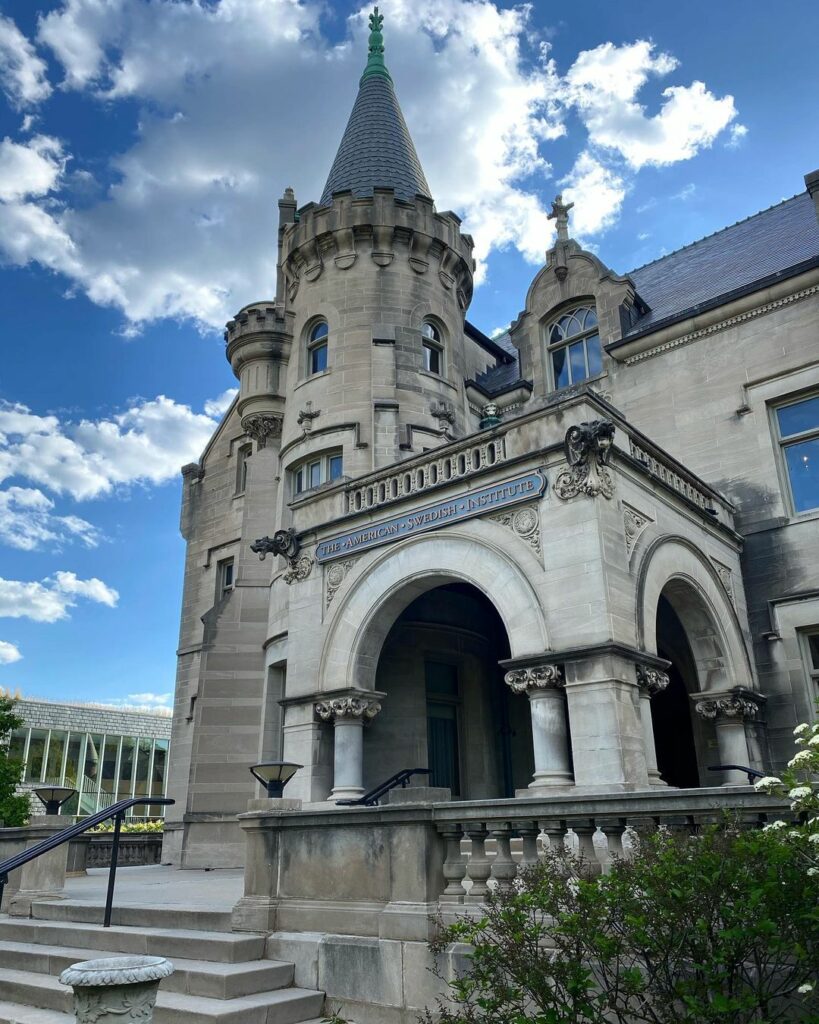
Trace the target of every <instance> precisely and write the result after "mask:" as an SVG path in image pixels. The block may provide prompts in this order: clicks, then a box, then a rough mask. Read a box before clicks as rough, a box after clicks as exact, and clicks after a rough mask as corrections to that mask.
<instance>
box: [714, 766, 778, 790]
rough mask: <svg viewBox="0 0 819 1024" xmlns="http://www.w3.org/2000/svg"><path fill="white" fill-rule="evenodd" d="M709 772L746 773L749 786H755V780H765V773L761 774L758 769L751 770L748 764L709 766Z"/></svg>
mask: <svg viewBox="0 0 819 1024" xmlns="http://www.w3.org/2000/svg"><path fill="white" fill-rule="evenodd" d="M708 771H709V772H745V774H746V775H747V776H748V785H749V786H753V784H754V779H764V778H765V772H759V771H757V770H756V768H749V767H748V765H747V764H709V765H708Z"/></svg>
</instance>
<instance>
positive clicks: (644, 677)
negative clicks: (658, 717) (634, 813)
mask: <svg viewBox="0 0 819 1024" xmlns="http://www.w3.org/2000/svg"><path fill="white" fill-rule="evenodd" d="M637 685H638V686H639V687H640V720H641V722H642V724H643V741H644V743H645V747H646V768H647V769H648V783H649V785H650V786H665V785H667V783H665V782H663V780H662V779H661V778H660V772H659V769H658V768H657V748H656V746H655V744H654V723H653V722H652V720H651V698H652V697H653V696H654V695H655V693H662V691H663V690H664V689H665V688H666V687H667V686H668V676H667V675H666V673H665V672H661V671H660V670H659V669H656V668H649V667H648V666H647V665H638V666H637Z"/></svg>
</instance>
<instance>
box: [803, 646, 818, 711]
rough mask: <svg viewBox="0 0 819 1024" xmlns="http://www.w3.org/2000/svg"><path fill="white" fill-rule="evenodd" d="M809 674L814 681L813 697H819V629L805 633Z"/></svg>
mask: <svg viewBox="0 0 819 1024" xmlns="http://www.w3.org/2000/svg"><path fill="white" fill-rule="evenodd" d="M805 651H806V653H807V662H808V675H809V676H810V677H811V680H812V681H813V691H812V695H813V697H814V698H815V697H819V631H817V632H815V633H806V634H805Z"/></svg>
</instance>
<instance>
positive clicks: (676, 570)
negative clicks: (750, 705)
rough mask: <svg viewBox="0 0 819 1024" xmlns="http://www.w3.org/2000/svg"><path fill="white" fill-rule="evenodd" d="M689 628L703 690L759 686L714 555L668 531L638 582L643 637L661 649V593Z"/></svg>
mask: <svg viewBox="0 0 819 1024" xmlns="http://www.w3.org/2000/svg"><path fill="white" fill-rule="evenodd" d="M661 596H663V597H665V598H667V599H668V601H669V602H670V603H671V605H672V607H673V609H674V612H675V613H676V615H677V617H678V618H679V620H680V622H681V623H682V625H683V628H684V629H685V633H686V636H687V639H688V643H689V645H690V647H691V652H692V654H693V656H694V660H695V663H696V669H697V676H698V679H699V684H700V689H701V690H702V691H708V690H711V691H724V690H727V689H730V688H731V687H734V686H744V687H747V688H748V689H753V688H754V682H753V670H752V668H751V662H750V659H749V657H748V651H747V648H746V646H745V641H744V639H743V635H742V627H741V624H740V621H739V618H738V616H737V613H736V610H735V609H734V606H733V605H732V604H731V602H730V600H729V598H728V595H727V594H726V592H725V589H724V587H723V586H722V583H721V582H720V579H719V576H718V575H717V572H716V570H715V568H714V566H713V565H712V564H711V562H710V561H709V559H708V558H707V557H706V556H705V555H704V554H703V553H702V551H700V549H699V548H698V547H697V546H696V545H695V544H692V543H691V542H690V541H689V540H687V539H686V538H684V537H676V536H665V537H659V538H657V539H656V540H654V541H653V542H652V543H651V544H650V545H648V547H647V548H646V550H645V552H644V554H643V557H642V559H641V562H640V568H639V572H638V583H637V642H638V645H639V646H640V647H641V649H643V650H645V651H648V652H649V653H652V654H654V653H656V651H657V638H656V634H657V629H656V626H657V608H658V604H659V600H660V597H661Z"/></svg>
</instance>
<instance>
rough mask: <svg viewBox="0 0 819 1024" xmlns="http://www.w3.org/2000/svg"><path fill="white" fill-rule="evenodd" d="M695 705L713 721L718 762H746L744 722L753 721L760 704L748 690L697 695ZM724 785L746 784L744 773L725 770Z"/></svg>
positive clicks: (699, 711) (742, 763)
mask: <svg viewBox="0 0 819 1024" xmlns="http://www.w3.org/2000/svg"><path fill="white" fill-rule="evenodd" d="M694 708H695V710H696V712H697V714H698V715H699V716H700V717H701V718H705V719H708V720H709V721H712V722H713V723H714V727H715V729H716V733H717V748H718V750H719V761H720V764H739V765H749V767H750V760H751V757H750V751H749V749H748V740H747V737H746V736H745V722H746V721H753V720H754V719H755V718H756V717H757V714H758V713H759V703H758V701H757V699H756V698H755V695H754V694H753V693H752V692H751V691H747V690H736V691H733V692H731V693H722V694H712V695H710V696H705V695H699V696H698V697H697V698H696V703H695V704H694ZM724 775H725V779H724V781H723V783H722V785H723V786H747V785H748V776H747V775H745V774H744V772H737V771H729V772H725V773H724Z"/></svg>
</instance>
